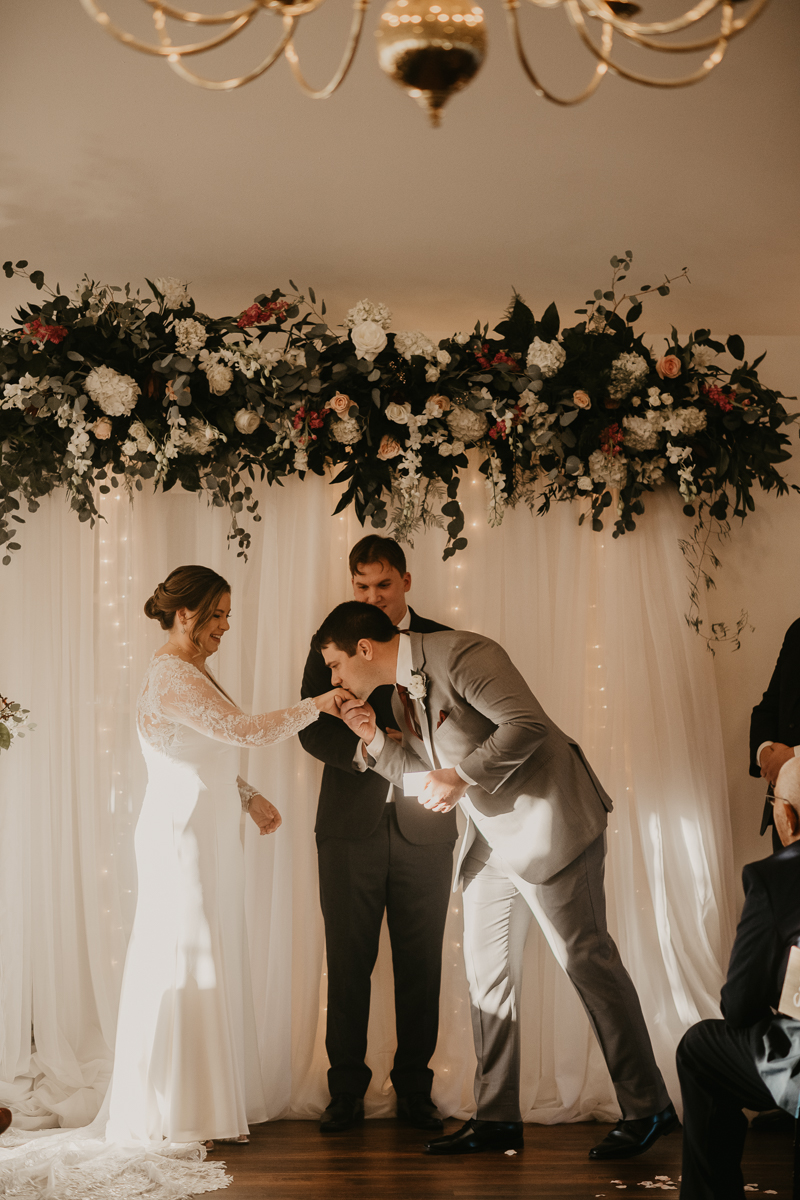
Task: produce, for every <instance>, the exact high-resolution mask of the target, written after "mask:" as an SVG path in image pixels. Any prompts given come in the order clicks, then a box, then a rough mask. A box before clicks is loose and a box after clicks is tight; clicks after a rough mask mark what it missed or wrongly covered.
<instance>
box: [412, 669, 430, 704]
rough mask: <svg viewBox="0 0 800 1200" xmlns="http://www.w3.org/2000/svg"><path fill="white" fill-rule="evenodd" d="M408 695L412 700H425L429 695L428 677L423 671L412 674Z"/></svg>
mask: <svg viewBox="0 0 800 1200" xmlns="http://www.w3.org/2000/svg"><path fill="white" fill-rule="evenodd" d="M408 694H409V696H410V697H411V699H412V700H424V699H425V697H426V696H427V694H428V676H427V675H425V674H424V673H423V672H422V671H412V672H411V682H410V683H409V685H408Z"/></svg>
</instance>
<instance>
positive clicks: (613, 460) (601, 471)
mask: <svg viewBox="0 0 800 1200" xmlns="http://www.w3.org/2000/svg"><path fill="white" fill-rule="evenodd" d="M589 474H590V475H591V477H592V479H593V480H594V481H595V482H596V483H597V482H600V483H607V484H608V486H609V487H615V488H621V487H624V486H625V481H626V479H627V478H628V460H627V458H626V457H625V455H624V454H606V453H605V452H604V451H603V450H595V451H594V453H593V454H590V455H589Z"/></svg>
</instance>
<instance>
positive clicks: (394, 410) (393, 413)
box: [386, 402, 411, 425]
mask: <svg viewBox="0 0 800 1200" xmlns="http://www.w3.org/2000/svg"><path fill="white" fill-rule="evenodd" d="M410 414H411V405H410V404H395V403H394V402H393V403H392V404H387V405H386V419H387V421H393V422H394V424H395V425H407V424H408V418H409V416H410Z"/></svg>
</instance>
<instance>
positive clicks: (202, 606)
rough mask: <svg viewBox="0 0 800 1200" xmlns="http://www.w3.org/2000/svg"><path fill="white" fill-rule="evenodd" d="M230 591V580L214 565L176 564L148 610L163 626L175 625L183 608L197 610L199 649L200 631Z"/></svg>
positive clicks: (195, 631) (194, 639) (193, 638)
mask: <svg viewBox="0 0 800 1200" xmlns="http://www.w3.org/2000/svg"><path fill="white" fill-rule="evenodd" d="M230 590H231V585H230V584H229V583H228V581H227V580H226V579H223V578H222V576H221V575H218V574H217V572H216V571H212V570H211V568H210V567H176V568H175V570H174V571H170V573H169V575H168V576H167V578H166V579H165V580H164V582H163V583H159V585H158V587H157V588H156V590H155V591H154V592H153V594H152V596H151V597H150V598H149V600H147V601H146V603H145V606H144V611H145V613H146V614H147V616H148V617H150V618H151V620H153V621H158V623H159V625H160V626H161V628H162V629H172V628H173V626H174V624H175V613H176V612H177V611H178V609H179V608H187V609H188V610H189V612H193V613H195V614H196V619H195V624H194V629H193V630H192V632H191V634H190V640H191V642H192V645H193V646H194V647H195V648H196V649H197V650H198V651H199V650H200V645H199V643H198V641H197V634H198V633H199V632H200V630H201V629H202V628H203V626H204V625H207V624H208V622H209V621H210V620H211V618H212V617H213V615H214V612H215V611H216V608H217V605H218V604H219V602H220V599H221V598H222V597H223V596H224V595H225V593H226V592H229V591H230Z"/></svg>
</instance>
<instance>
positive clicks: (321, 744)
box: [299, 648, 359, 775]
mask: <svg viewBox="0 0 800 1200" xmlns="http://www.w3.org/2000/svg"><path fill="white" fill-rule="evenodd" d="M330 690H331V673H330V669H329V668H328V667H326V666H325V659H324V658H323V657H322V655H321V654H320V652H319V650H314V649H313V648H312V649H311V650H309V652H308V658H307V659H306V668H305V671H304V672H303V683H302V685H301V688H300V693H301V695H302V697H303V699H305V698H306V696H321V695H322V694H323V693H324V692H329V691H330ZM299 736H300V743H301V745H302V747H303V749H304V750H305V751H306V752H307V753H308V754H311V755H312V756H313V757H314V758H318V759H319V760H320V762H324V763H328V764H329V765H330V766H332V767H338V768H339V770H340V771H349V772H350V773H351V774H352V775H357V774H358V772H357V771H356V769H355V767H354V766H353V755H354V754H355V752H356V747H357V746H358V741H359V739H358V738H357V737H356V735H355V734H354V733H353V731H352V730H351V729H348V727H347V726H346V725H345V723H344V721H340V720H339V718H338V717H331V716H329V715H328V714H327V713H320V717H319V720H318V721H315V722H314V724H313V725H308V726H306V728H305V729H302V730H301V731H300V735H299Z"/></svg>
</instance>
